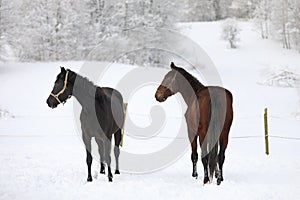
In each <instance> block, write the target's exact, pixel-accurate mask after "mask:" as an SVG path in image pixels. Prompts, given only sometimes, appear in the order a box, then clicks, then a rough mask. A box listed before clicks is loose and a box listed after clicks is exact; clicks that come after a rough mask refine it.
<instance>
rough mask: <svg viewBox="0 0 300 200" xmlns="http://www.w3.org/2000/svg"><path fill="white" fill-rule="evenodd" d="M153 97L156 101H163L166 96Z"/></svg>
mask: <svg viewBox="0 0 300 200" xmlns="http://www.w3.org/2000/svg"><path fill="white" fill-rule="evenodd" d="M155 99H156V101H158V102H164V101H165V100H166V98H165V97H164V96H163V95H155Z"/></svg>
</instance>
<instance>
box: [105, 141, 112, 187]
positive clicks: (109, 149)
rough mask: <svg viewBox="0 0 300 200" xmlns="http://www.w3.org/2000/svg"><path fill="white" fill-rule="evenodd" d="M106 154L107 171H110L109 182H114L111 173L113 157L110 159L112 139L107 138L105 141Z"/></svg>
mask: <svg viewBox="0 0 300 200" xmlns="http://www.w3.org/2000/svg"><path fill="white" fill-rule="evenodd" d="M104 140H105V141H104V152H105V161H106V164H107V171H108V181H109V182H112V180H113V175H112V173H111V167H110V164H111V157H110V152H111V137H110V138H107V137H106V138H105V139H104Z"/></svg>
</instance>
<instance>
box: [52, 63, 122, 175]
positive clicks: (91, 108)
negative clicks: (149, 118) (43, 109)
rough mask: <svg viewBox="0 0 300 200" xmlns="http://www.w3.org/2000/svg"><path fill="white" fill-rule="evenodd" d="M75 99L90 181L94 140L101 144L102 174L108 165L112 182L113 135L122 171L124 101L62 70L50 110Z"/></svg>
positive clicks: (112, 93) (115, 152) (117, 161)
mask: <svg viewBox="0 0 300 200" xmlns="http://www.w3.org/2000/svg"><path fill="white" fill-rule="evenodd" d="M71 96H74V97H75V98H76V99H77V100H78V102H79V103H80V104H81V106H82V111H81V114H80V122H81V130H82V139H83V142H84V144H85V147H86V154H87V157H86V163H87V167H88V178H87V181H92V180H93V179H92V175H91V165H92V160H93V158H92V155H91V138H92V137H94V138H95V140H96V143H97V144H98V151H99V154H100V161H101V168H100V173H102V174H105V163H106V164H107V166H108V180H109V181H112V178H113V175H112V173H111V167H110V164H111V157H110V153H111V139H112V135H113V134H114V139H115V147H114V154H115V158H116V171H115V174H120V171H119V155H120V150H119V145H120V142H121V137H122V133H121V132H122V127H123V123H124V112H123V98H122V95H121V94H120V92H118V91H117V90H115V89H112V88H107V87H97V86H95V85H94V84H93V83H92V82H91V81H89V80H88V79H87V78H83V77H82V76H80V75H78V74H76V73H75V72H73V71H71V70H69V69H68V70H66V69H65V68H63V67H61V72H60V73H59V74H58V75H57V78H56V81H55V85H54V88H53V90H52V92H51V94H50V96H49V97H48V99H47V104H48V106H49V107H51V108H55V107H57V106H58V105H59V104H61V103H65V102H66V101H67V99H68V98H70V97H71Z"/></svg>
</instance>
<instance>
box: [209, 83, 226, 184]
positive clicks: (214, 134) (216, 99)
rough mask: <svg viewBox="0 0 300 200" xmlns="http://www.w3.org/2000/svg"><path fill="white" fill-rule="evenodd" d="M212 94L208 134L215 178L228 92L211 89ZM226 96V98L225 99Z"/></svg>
mask: <svg viewBox="0 0 300 200" xmlns="http://www.w3.org/2000/svg"><path fill="white" fill-rule="evenodd" d="M209 93H210V122H209V128H208V132H207V139H208V144H209V145H208V151H209V160H208V165H209V170H210V177H211V179H212V178H213V174H214V172H215V169H216V166H217V160H218V147H219V138H220V135H221V132H222V127H223V125H224V120H225V109H224V108H225V105H226V92H225V90H223V91H222V90H219V89H215V88H214V89H211V90H210V91H209ZM223 95H224V97H223Z"/></svg>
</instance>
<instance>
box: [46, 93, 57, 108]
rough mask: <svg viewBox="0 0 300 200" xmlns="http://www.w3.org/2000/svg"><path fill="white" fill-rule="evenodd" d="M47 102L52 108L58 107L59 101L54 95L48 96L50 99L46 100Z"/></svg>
mask: <svg viewBox="0 0 300 200" xmlns="http://www.w3.org/2000/svg"><path fill="white" fill-rule="evenodd" d="M46 103H47V104H48V106H49V107H50V108H52V109H53V108H56V107H57V105H58V104H57V101H56V100H55V98H54V97H52V96H49V97H48V99H47V101H46Z"/></svg>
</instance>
